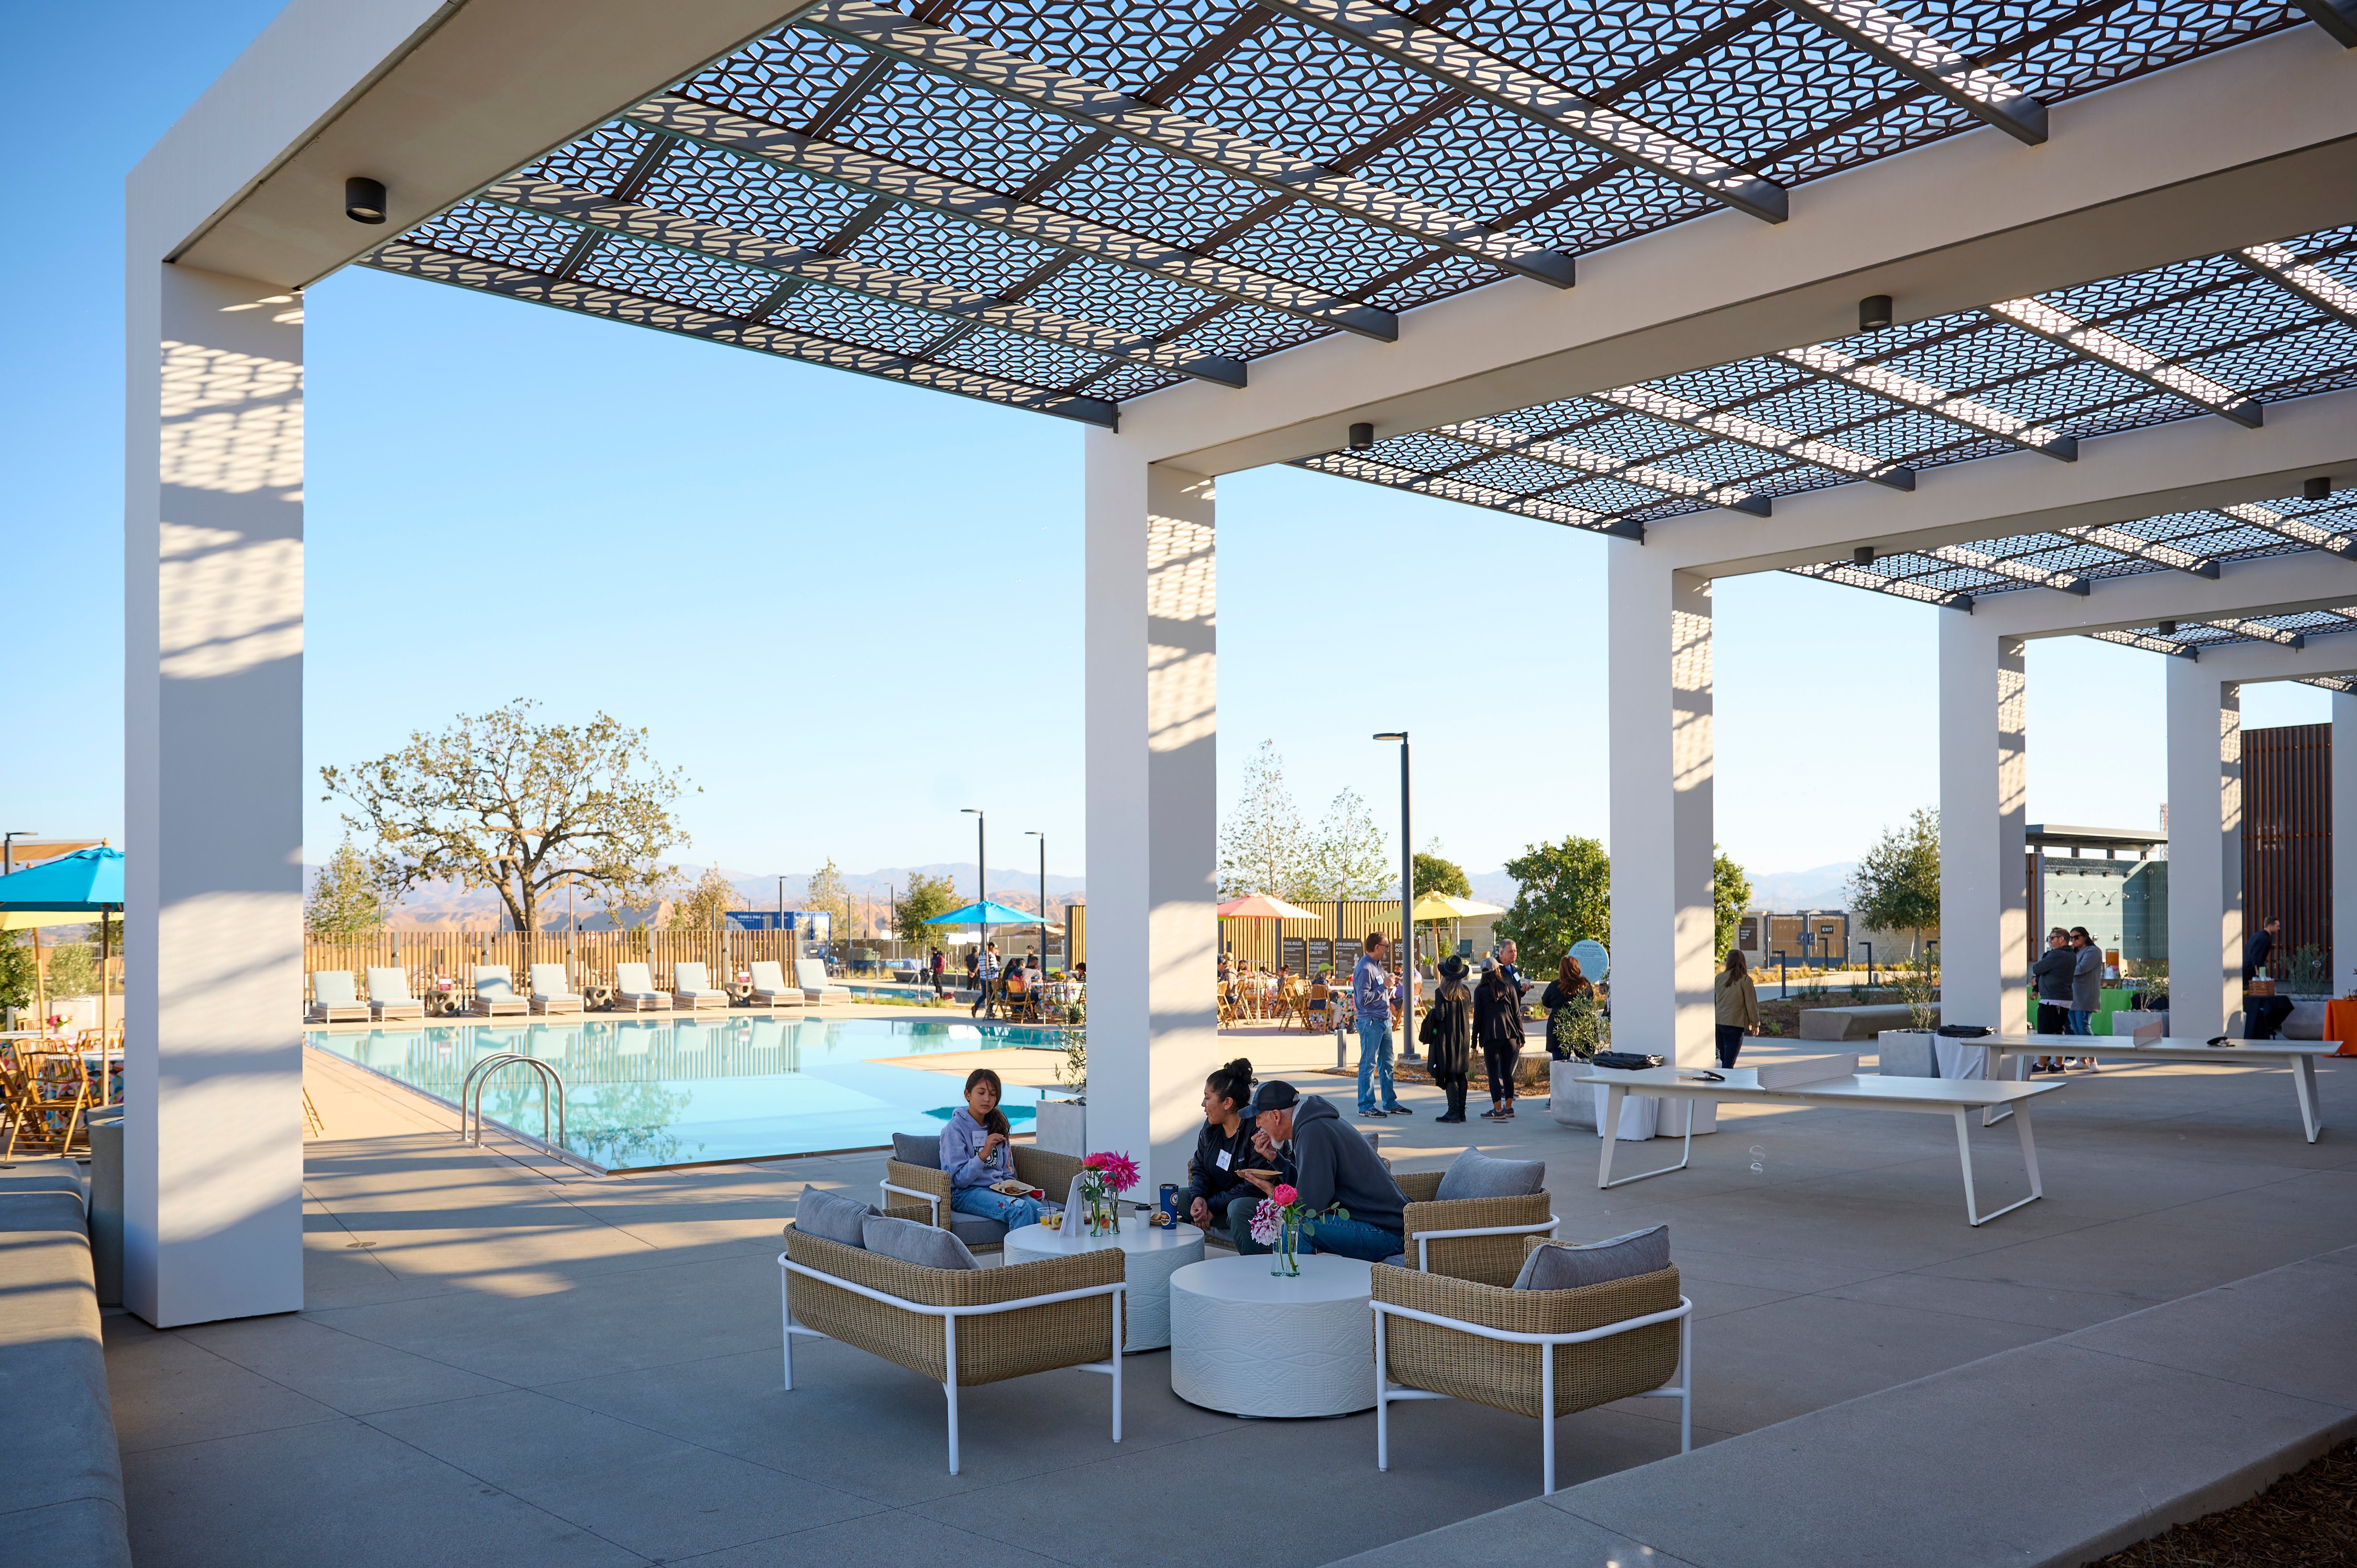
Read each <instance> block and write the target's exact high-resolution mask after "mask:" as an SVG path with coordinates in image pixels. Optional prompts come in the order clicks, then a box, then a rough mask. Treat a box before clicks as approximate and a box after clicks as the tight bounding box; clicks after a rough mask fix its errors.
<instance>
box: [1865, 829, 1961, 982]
mask: <svg viewBox="0 0 2357 1568" xmlns="http://www.w3.org/2000/svg"><path fill="white" fill-rule="evenodd" d="M1849 909H1850V915H1851V917H1852V918H1854V919H1856V920H1857V923H1858V924H1859V925H1860V926H1862V927H1864V928H1865V929H1867V930H1872V931H1910V932H1912V933H1913V934H1914V940H1913V941H1912V942H1911V943H1910V947H1909V952H1908V956H1910V958H1911V957H1913V956H1914V954H1915V953H1916V952H1917V951H1920V950H1921V948H1922V945H1923V931H1924V928H1926V927H1928V926H1936V925H1938V924H1939V923H1940V813H1939V812H1938V811H1935V810H1933V809H1932V807H1929V806H1922V807H1918V808H1917V809H1916V811H1915V814H1914V815H1913V816H1912V817H1910V818H1909V819H1908V822H1907V825H1906V826H1905V827H1900V828H1886V829H1885V830H1883V834H1882V837H1881V839H1880V840H1879V841H1878V843H1876V844H1875V846H1874V847H1873V848H1872V849H1869V850H1867V852H1866V858H1865V859H1863V860H1861V861H1859V862H1858V863H1857V871H1856V873H1854V874H1853V875H1851V877H1850V884H1849Z"/></svg>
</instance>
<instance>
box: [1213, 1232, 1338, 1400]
mask: <svg viewBox="0 0 2357 1568" xmlns="http://www.w3.org/2000/svg"><path fill="white" fill-rule="evenodd" d="M1269 1262H1270V1260H1269V1259H1268V1258H1266V1257H1265V1256H1259V1257H1236V1258H1213V1259H1211V1261H1210V1262H1202V1263H1191V1264H1189V1265H1188V1266H1187V1267H1186V1268H1183V1269H1180V1270H1179V1272H1178V1273H1175V1274H1173V1275H1171V1276H1170V1391H1171V1392H1172V1393H1174V1394H1177V1395H1178V1396H1179V1398H1180V1399H1182V1400H1185V1401H1186V1402H1188V1403H1189V1404H1198V1405H1201V1406H1202V1407H1204V1408H1205V1409H1206V1410H1222V1411H1225V1412H1228V1413H1229V1414H1230V1415H1259V1416H1271V1415H1275V1416H1286V1415H1293V1416H1299V1415H1348V1414H1350V1413H1351V1412H1353V1411H1361V1410H1372V1409H1373V1408H1374V1403H1375V1377H1374V1356H1375V1330H1374V1315H1373V1314H1372V1312H1370V1311H1368V1310H1367V1303H1368V1301H1369V1300H1370V1299H1371V1298H1372V1294H1373V1290H1372V1285H1371V1284H1370V1283H1369V1276H1370V1274H1371V1273H1372V1266H1371V1265H1369V1264H1366V1263H1362V1262H1359V1261H1358V1260H1357V1259H1355V1258H1341V1257H1336V1256H1334V1255H1332V1254H1331V1253H1326V1252H1318V1253H1313V1254H1311V1255H1310V1256H1308V1257H1306V1258H1304V1259H1302V1260H1301V1273H1300V1275H1299V1276H1298V1277H1297V1278H1294V1279H1285V1278H1280V1277H1279V1276H1277V1275H1275V1274H1273V1273H1269Z"/></svg>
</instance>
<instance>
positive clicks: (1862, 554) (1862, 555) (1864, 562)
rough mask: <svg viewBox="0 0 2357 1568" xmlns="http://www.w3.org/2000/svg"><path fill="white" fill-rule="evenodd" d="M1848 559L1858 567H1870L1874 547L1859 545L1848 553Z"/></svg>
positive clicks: (1872, 561)
mask: <svg viewBox="0 0 2357 1568" xmlns="http://www.w3.org/2000/svg"><path fill="white" fill-rule="evenodd" d="M1849 558H1850V559H1851V560H1852V561H1854V562H1856V563H1857V564H1858V565H1860V566H1871V565H1873V564H1874V546H1873V545H1871V544H1861V545H1859V546H1858V547H1857V549H1855V550H1853V551H1851V552H1850V553H1849Z"/></svg>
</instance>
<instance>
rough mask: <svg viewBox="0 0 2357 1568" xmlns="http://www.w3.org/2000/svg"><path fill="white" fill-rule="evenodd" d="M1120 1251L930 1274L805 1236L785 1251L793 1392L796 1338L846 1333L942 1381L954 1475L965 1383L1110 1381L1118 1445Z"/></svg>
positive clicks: (792, 1234) (781, 1271)
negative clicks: (1063, 1376) (1074, 1377)
mask: <svg viewBox="0 0 2357 1568" xmlns="http://www.w3.org/2000/svg"><path fill="white" fill-rule="evenodd" d="M1123 1264H1124V1258H1123V1256H1122V1254H1121V1252H1120V1251H1118V1250H1117V1249H1114V1248H1102V1249H1098V1250H1094V1251H1086V1252H1075V1253H1072V1254H1071V1255H1070V1256H1069V1257H1061V1258H1045V1259H1041V1260H1040V1261H1039V1262H1030V1263H1011V1264H1008V1265H1007V1266H1006V1267H1004V1268H996V1269H934V1268H927V1267H925V1266H924V1265H922V1264H920V1263H909V1262H901V1261H900V1260H899V1259H898V1258H888V1257H886V1256H884V1255H883V1254H881V1253H877V1252H871V1251H866V1249H864V1248H859V1247H852V1246H847V1245H845V1243H843V1242H840V1241H830V1240H826V1239H825V1238H824V1237H823V1236H806V1235H804V1234H802V1232H801V1231H800V1230H796V1229H795V1228H794V1226H793V1225H791V1223H790V1224H788V1225H787V1227H786V1250H785V1251H783V1252H780V1254H778V1283H779V1289H780V1296H781V1298H782V1301H783V1304H784V1309H785V1328H786V1333H785V1372H786V1388H787V1390H788V1391H791V1390H792V1388H793V1386H794V1336H796V1335H797V1334H802V1335H809V1336H811V1337H815V1338H824V1339H834V1340H839V1341H840V1342H842V1343H843V1344H845V1345H849V1346H852V1347H854V1348H856V1349H861V1350H865V1351H866V1352H867V1353H868V1354H870V1355H873V1356H881V1357H882V1358H883V1359H886V1360H888V1361H890V1362H892V1363H893V1364H894V1365H896V1366H901V1367H906V1368H907V1369H909V1370H910V1371H912V1372H915V1373H917V1374H919V1375H920V1376H922V1377H926V1378H931V1380H933V1381H935V1382H937V1383H939V1384H941V1385H942V1391H943V1392H944V1393H945V1394H947V1395H948V1396H949V1436H950V1474H951V1475H952V1476H954V1475H956V1474H957V1473H958V1390H960V1389H961V1388H972V1387H974V1385H976V1384H979V1383H996V1382H1003V1381H1005V1380H1007V1379H1009V1378H1021V1377H1028V1376H1029V1375H1030V1374H1031V1373H1033V1372H1048V1371H1054V1370H1056V1369H1059V1368H1063V1367H1075V1368H1079V1369H1082V1370H1083V1371H1091V1372H1105V1373H1109V1374H1111V1375H1112V1378H1113V1440H1114V1442H1115V1443H1119V1442H1120V1441H1121V1346H1122V1336H1123V1332H1124V1327H1125V1318H1124V1316H1123V1311H1122V1308H1123V1304H1124V1299H1125V1293H1126V1290H1127V1286H1126V1285H1125V1283H1124V1273H1123Z"/></svg>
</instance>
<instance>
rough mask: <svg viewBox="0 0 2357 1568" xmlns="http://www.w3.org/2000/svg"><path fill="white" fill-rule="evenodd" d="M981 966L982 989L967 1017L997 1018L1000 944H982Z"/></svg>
mask: <svg viewBox="0 0 2357 1568" xmlns="http://www.w3.org/2000/svg"><path fill="white" fill-rule="evenodd" d="M981 966H982V967H981V971H980V979H981V984H982V989H981V991H980V993H977V994H976V995H975V997H974V1005H973V1006H972V1007H971V1008H969V1009H968V1010H967V1013H966V1016H968V1017H970V1018H996V1017H997V1016H998V944H997V943H996V942H985V943H983V944H982V959H981Z"/></svg>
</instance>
